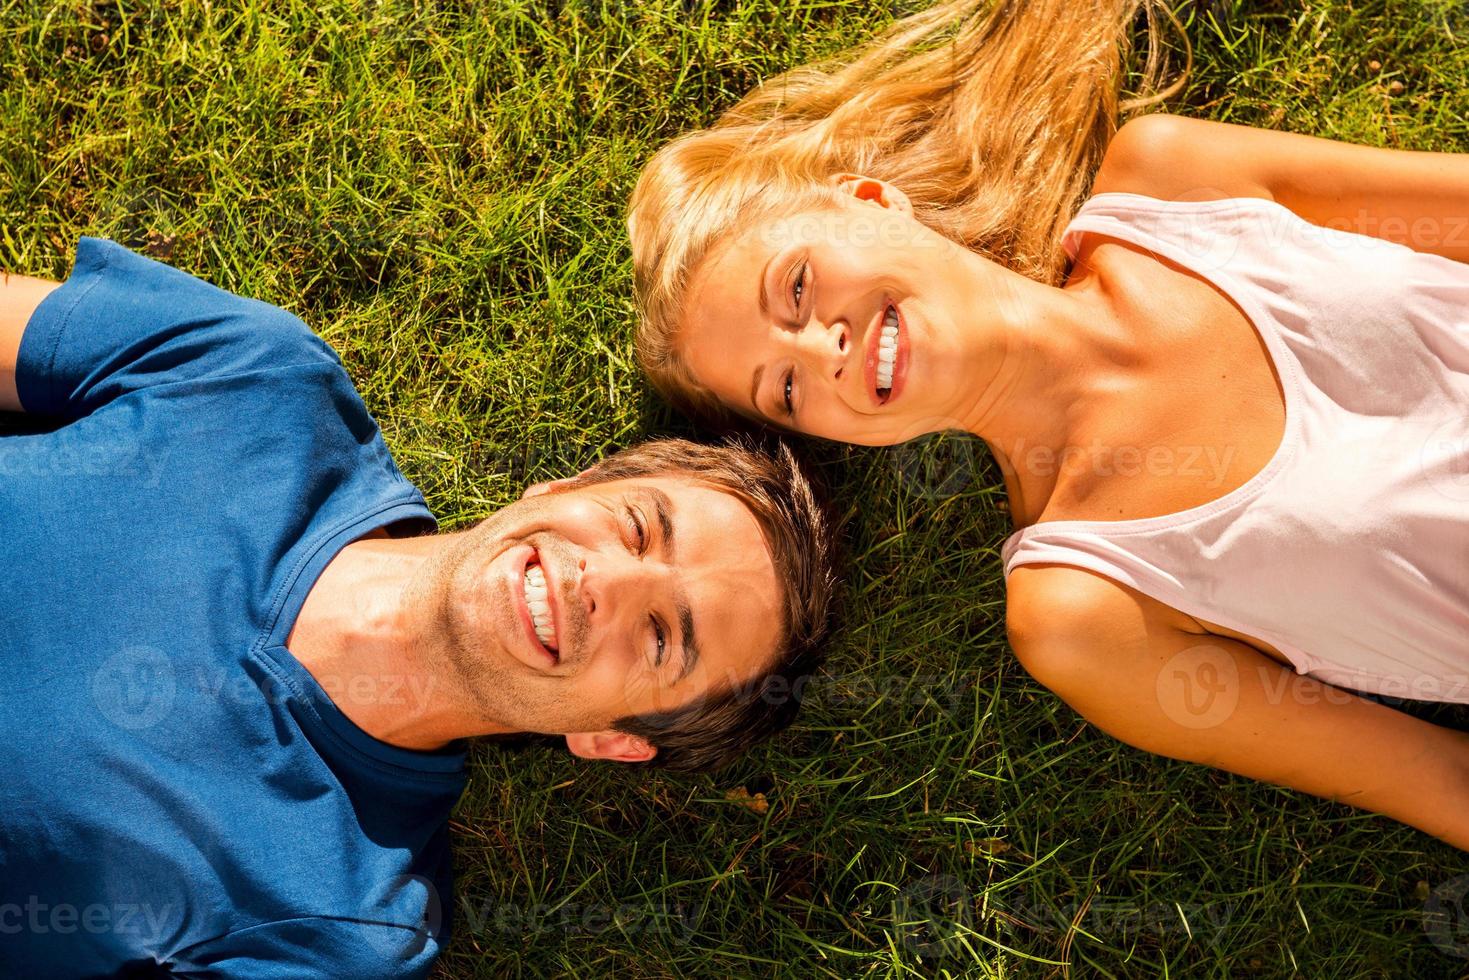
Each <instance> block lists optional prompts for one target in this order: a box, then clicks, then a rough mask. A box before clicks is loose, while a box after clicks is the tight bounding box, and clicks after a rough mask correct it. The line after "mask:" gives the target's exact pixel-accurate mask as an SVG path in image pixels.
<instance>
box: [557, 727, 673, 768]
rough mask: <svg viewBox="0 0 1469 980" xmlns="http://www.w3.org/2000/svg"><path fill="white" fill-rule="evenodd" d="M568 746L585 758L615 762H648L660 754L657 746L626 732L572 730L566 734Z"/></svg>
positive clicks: (576, 754) (574, 752)
mask: <svg viewBox="0 0 1469 980" xmlns="http://www.w3.org/2000/svg"><path fill="white" fill-rule="evenodd" d="M566 747H567V748H568V749H570V750H571V754H572V755H575V756H580V757H581V758H583V759H610V760H612V761H613V762H647V761H648V760H649V759H651V758H653V756H655V755H657V754H658V747H657V746H655V745H649V744H648V742H647V740H646V739H641V738H639V737H638V736H636V735H629V734H627V733H626V732H610V731H609V732H572V733H571V734H568V735H567V736H566Z"/></svg>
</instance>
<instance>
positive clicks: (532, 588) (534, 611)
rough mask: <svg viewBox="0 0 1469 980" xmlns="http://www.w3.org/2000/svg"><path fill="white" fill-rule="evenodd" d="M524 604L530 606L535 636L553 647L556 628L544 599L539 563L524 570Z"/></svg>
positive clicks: (543, 577)
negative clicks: (552, 623)
mask: <svg viewBox="0 0 1469 980" xmlns="http://www.w3.org/2000/svg"><path fill="white" fill-rule="evenodd" d="M525 604H526V605H527V606H528V607H529V608H530V618H531V623H532V624H533V625H534V626H535V628H536V638H537V639H539V640H540V641H541V642H542V643H544V644H546V646H548V647H551V648H552V649H555V646H554V644H555V642H556V630H555V627H553V626H552V625H551V604H550V603H549V602H547V601H546V575H545V573H544V572H542V571H541V566H539V565H531V566H530V567H528V568H527V569H526V570H525Z"/></svg>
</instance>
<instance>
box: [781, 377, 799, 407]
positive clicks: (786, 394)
mask: <svg viewBox="0 0 1469 980" xmlns="http://www.w3.org/2000/svg"><path fill="white" fill-rule="evenodd" d="M795 381H796V372H794V371H787V372H786V377H785V381H784V382H782V384H781V399H782V400H783V401H784V402H785V407H786V414H787V415H794V414H796V409H795V407H794V406H793V405H792V404H791V390H792V389H793V388H794V387H795Z"/></svg>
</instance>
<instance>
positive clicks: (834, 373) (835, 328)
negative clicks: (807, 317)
mask: <svg viewBox="0 0 1469 980" xmlns="http://www.w3.org/2000/svg"><path fill="white" fill-rule="evenodd" d="M802 332H803V333H804V334H806V336H805V337H803V338H802V340H803V342H804V346H805V347H806V355H807V358H808V359H809V360H810V368H811V370H814V371H815V372H816V373H817V374H818V375H820V376H821V377H826V378H832V379H833V380H838V381H839V380H841V377H842V373H843V372H844V371H845V370H846V368H847V361H848V360H849V359H850V357H851V351H850V349H849V348H850V347H851V346H852V332H851V329H850V328H849V327H848V326H847V324H846V323H845V322H843V321H840V320H838V321H835V322H833V323H829V324H826V325H821V324H819V323H816V322H812V323H809V324H807V328H806V330H804V331H802Z"/></svg>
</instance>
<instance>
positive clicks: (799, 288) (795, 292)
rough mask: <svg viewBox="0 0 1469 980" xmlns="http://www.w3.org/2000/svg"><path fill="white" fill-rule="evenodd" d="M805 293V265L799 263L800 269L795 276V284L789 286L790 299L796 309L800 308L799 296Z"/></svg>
mask: <svg viewBox="0 0 1469 980" xmlns="http://www.w3.org/2000/svg"><path fill="white" fill-rule="evenodd" d="M805 291H806V263H804V262H803V263H801V268H800V270H799V272H798V274H797V275H796V282H795V284H794V285H793V286H791V298H792V299H794V300H795V303H796V309H797V310H799V309H800V308H801V294H802V293H804V292H805Z"/></svg>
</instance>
